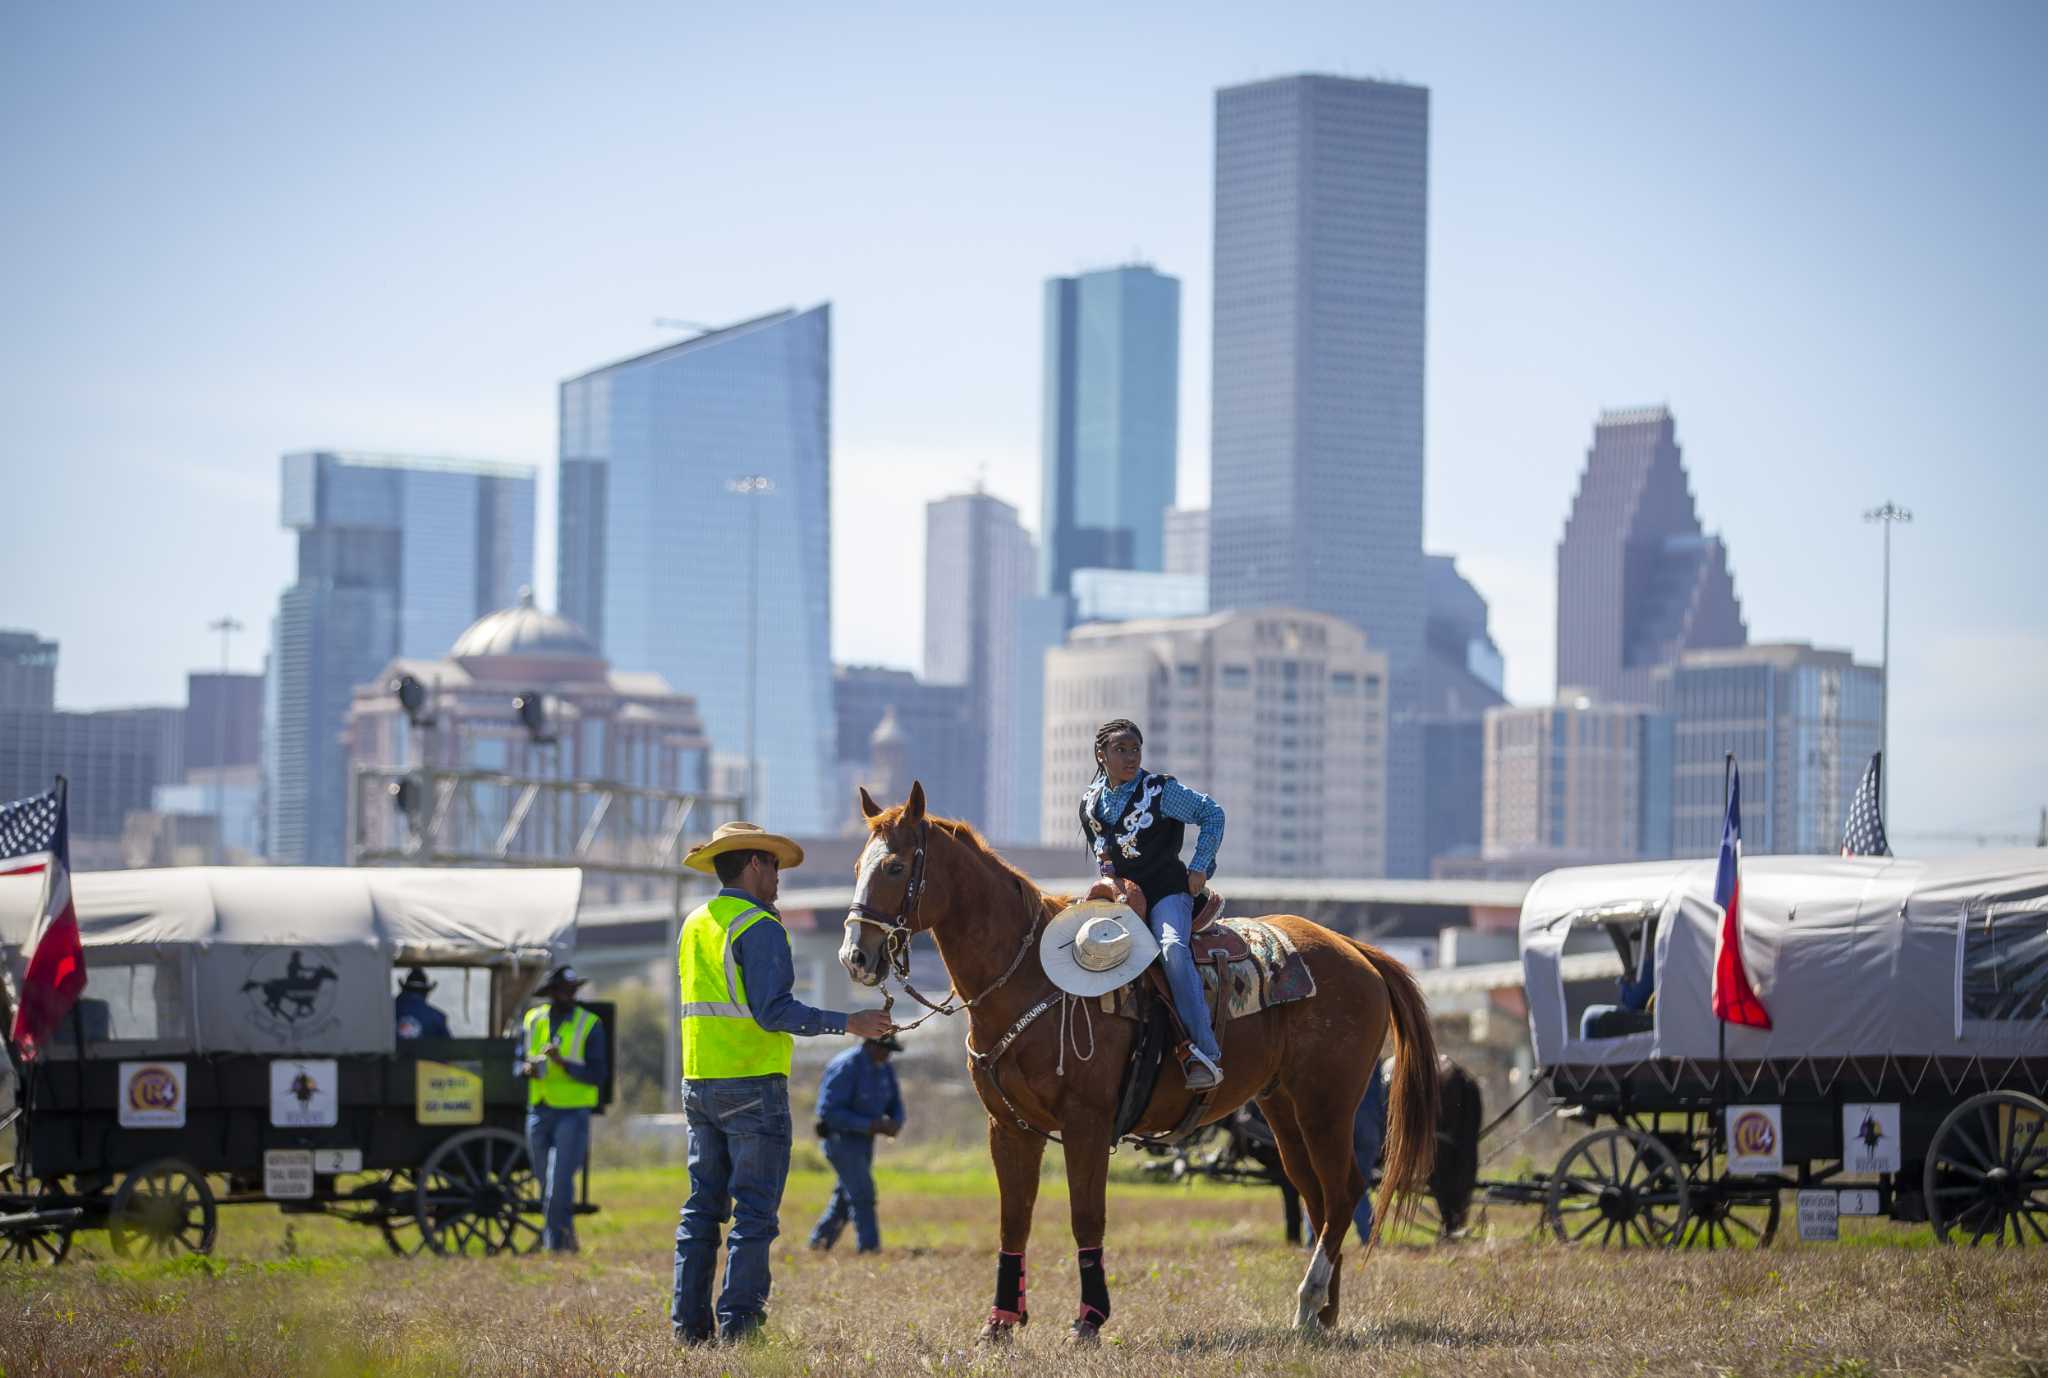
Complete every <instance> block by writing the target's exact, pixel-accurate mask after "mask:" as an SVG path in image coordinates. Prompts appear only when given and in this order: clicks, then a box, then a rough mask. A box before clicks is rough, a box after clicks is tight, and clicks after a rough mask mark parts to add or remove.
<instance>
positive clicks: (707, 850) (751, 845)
mask: <svg viewBox="0 0 2048 1378" xmlns="http://www.w3.org/2000/svg"><path fill="white" fill-rule="evenodd" d="M726 852H766V853H768V855H770V856H772V857H774V858H775V864H776V865H778V866H780V867H781V868H782V869H783V870H785V871H787V870H789V869H790V868H791V867H793V866H801V865H803V864H804V849H803V848H801V847H799V846H797V845H796V843H794V842H792V841H790V840H789V839H788V838H786V837H784V836H783V835H782V834H781V833H771V832H769V831H768V830H767V829H765V828H763V827H762V826H761V825H760V824H759V823H721V824H719V825H718V831H717V832H715V833H713V834H711V840H710V841H709V842H706V843H704V844H703V845H702V846H699V847H693V848H691V850H690V854H689V855H688V856H686V857H684V858H683V865H685V866H687V867H689V868H690V869H691V870H693V871H707V872H708V871H712V870H714V869H716V868H714V867H713V866H712V864H711V858H713V857H715V856H720V855H722V854H724V853H726Z"/></svg>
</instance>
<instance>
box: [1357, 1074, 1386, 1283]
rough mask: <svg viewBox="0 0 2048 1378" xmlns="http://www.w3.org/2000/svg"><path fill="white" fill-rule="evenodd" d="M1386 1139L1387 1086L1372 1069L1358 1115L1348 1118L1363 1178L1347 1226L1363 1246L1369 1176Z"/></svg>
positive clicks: (1368, 1221) (1368, 1222) (1368, 1230)
mask: <svg viewBox="0 0 2048 1378" xmlns="http://www.w3.org/2000/svg"><path fill="white" fill-rule="evenodd" d="M1386 1140H1387V1083H1386V1081H1385V1080H1384V1079H1382V1078H1381V1076H1380V1069H1379V1068H1378V1067H1374V1068H1373V1069H1372V1080H1371V1081H1369V1082H1367V1083H1366V1084H1365V1095H1364V1097H1363V1098H1361V1099H1360V1100H1359V1102H1358V1113H1357V1114H1356V1115H1354V1116H1352V1118H1351V1151H1352V1153H1354V1154H1355V1155H1357V1158H1358V1171H1359V1175H1360V1176H1362V1177H1364V1178H1365V1195H1363V1196H1361V1197H1359V1198H1358V1208H1357V1209H1356V1210H1354V1211H1352V1212H1351V1223H1352V1224H1353V1225H1356V1226H1357V1227H1358V1242H1359V1243H1361V1244H1363V1243H1364V1242H1365V1241H1366V1240H1368V1239H1371V1238H1372V1175H1373V1173H1374V1172H1376V1171H1377V1170H1378V1169H1379V1165H1380V1151H1381V1148H1382V1147H1383V1146H1384V1145H1385V1143H1386Z"/></svg>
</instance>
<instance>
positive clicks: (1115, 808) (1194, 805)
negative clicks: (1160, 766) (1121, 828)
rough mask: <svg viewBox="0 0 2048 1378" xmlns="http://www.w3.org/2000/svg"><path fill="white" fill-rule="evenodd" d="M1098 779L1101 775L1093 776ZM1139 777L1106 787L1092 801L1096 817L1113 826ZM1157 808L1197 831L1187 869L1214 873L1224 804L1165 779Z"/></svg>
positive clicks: (1108, 827) (1106, 824)
mask: <svg viewBox="0 0 2048 1378" xmlns="http://www.w3.org/2000/svg"><path fill="white" fill-rule="evenodd" d="M1095 778H1096V779H1098V780H1100V779H1101V778H1102V777H1101V776H1100V775H1098V776H1096V777H1095ZM1142 778H1143V777H1142V776H1132V777H1131V778H1130V779H1129V780H1126V781H1125V782H1124V783H1123V784H1121V785H1109V786H1107V787H1105V788H1104V789H1103V791H1102V793H1101V794H1100V795H1098V796H1097V797H1096V800H1095V816H1096V817H1097V818H1099V819H1101V820H1102V826H1103V827H1104V828H1107V829H1112V830H1113V829H1114V827H1115V825H1116V824H1117V823H1118V822H1119V821H1121V820H1122V818H1123V816H1124V808H1125V806H1127V805H1128V804H1129V803H1130V802H1131V790H1132V789H1134V788H1135V787H1136V786H1137V783H1138V781H1139V780H1140V779H1142ZM1159 811H1160V812H1161V813H1163V814H1165V815H1166V816H1167V817H1168V818H1171V819H1173V820H1174V821H1175V822H1177V823H1189V824H1192V825H1194V827H1196V828H1197V829H1199V830H1200V832H1201V835H1200V836H1199V837H1198V838H1197V839H1196V840H1195V855H1194V857H1193V859H1192V860H1190V861H1189V862H1188V869H1189V870H1190V871H1200V872H1201V873H1202V874H1203V875H1205V876H1213V875H1215V874H1216V853H1217V851H1218V849H1220V848H1221V847H1222V846H1223V806H1222V805H1221V804H1219V803H1217V802H1216V801H1215V800H1214V799H1211V798H1210V797H1209V796H1208V795H1206V794H1204V793H1202V792H1201V791H1200V790H1192V789H1189V788H1188V787H1187V786H1186V785H1183V784H1182V783H1181V782H1180V781H1178V780H1168V781H1167V782H1166V784H1165V787H1164V788H1162V789H1161V790H1160V791H1159Z"/></svg>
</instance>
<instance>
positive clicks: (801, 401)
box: [558, 306, 843, 834]
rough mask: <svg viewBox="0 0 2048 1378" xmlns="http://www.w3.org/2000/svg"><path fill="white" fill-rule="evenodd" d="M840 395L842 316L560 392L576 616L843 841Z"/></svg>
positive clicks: (777, 320) (628, 369)
mask: <svg viewBox="0 0 2048 1378" xmlns="http://www.w3.org/2000/svg"><path fill="white" fill-rule="evenodd" d="M831 392H832V365H831V307H830V306H817V307H813V308H812V309H810V310H808V311H777V312H775V313H773V314H771V315H766V316H762V317H759V318H757V319H755V320H750V321H746V322H743V323H742V324H739V325H735V326H731V327H729V328H727V329H724V330H714V331H711V332H709V333H707V334H703V335H699V336H696V337H695V338H694V339H688V340H684V341H682V342H681V343H679V344H673V345H669V346H667V347H666V348H663V349H657V350H654V351H652V352H651V353H647V354H641V355H637V356H635V357H634V358H630V359H625V360H622V361H620V362H619V363H615V364H610V365H607V366H605V367H603V368H599V369H594V370H592V371H591V372H589V373H586V374H583V375H581V376H580V377H576V378H571V379H570V380H568V381H567V382H565V383H563V384H562V392H561V408H562V415H561V510H560V514H559V531H560V542H559V561H560V565H559V569H560V579H559V585H558V588H559V599H558V601H559V603H560V605H561V611H562V615H563V616H565V617H568V618H569V619H571V620H572V621H574V622H576V623H577V624H578V625H579V626H581V627H582V628H583V629H584V630H585V631H586V632H588V633H589V634H590V635H591V636H592V637H594V638H596V640H597V642H598V644H599V645H600V646H601V647H602V648H603V650H604V653H605V655H606V656H607V657H608V658H609V659H610V660H611V661H612V662H613V663H614V664H617V665H630V666H633V667H634V668H635V669H645V670H651V671H653V672H655V673H656V674H659V675H660V676H661V677H662V678H663V679H665V680H667V681H668V682H669V683H670V684H671V685H673V686H674V687H675V689H676V691H677V692H679V693H683V694H688V695H690V696H692V697H694V698H695V699H696V701H697V704H698V707H699V709H700V711H701V712H702V714H703V718H704V726H705V730H706V731H707V732H709V733H710V736H711V740H712V742H713V743H714V744H715V746H716V748H717V750H718V752H719V753H720V755H721V756H723V757H725V758H728V759H745V756H746V754H747V751H748V743H749V740H750V739H751V741H752V742H753V753H752V754H753V757H754V769H755V773H756V775H757V777H758V778H757V779H756V780H755V781H754V783H753V785H752V786H751V788H750V790H749V793H750V794H751V795H752V796H753V800H752V802H751V803H750V805H749V807H750V808H751V809H752V810H753V812H754V814H755V818H756V821H757V822H760V823H762V824H764V825H766V826H768V827H772V828H776V829H778V830H780V831H783V832H790V833H812V834H815V833H823V832H829V831H831V830H832V828H833V825H834V824H835V823H836V822H837V820H838V818H839V816H840V814H841V813H842V812H843V810H841V809H840V808H839V807H837V805H836V802H835V801H834V800H833V798H832V796H833V794H834V793H835V791H834V789H833V787H832V781H833V778H834V774H835V772H834V756H835V751H834V746H835V741H834V738H835V735H836V733H835V724H834V721H833V714H832V656H831V638H832V592H831V584H830V574H831V568H832V524H831V510H832V507H831V498H832V493H831V484H832V456H831V450H832V446H831ZM763 479H765V480H766V483H759V482H755V481H754V480H763ZM750 616H751V618H752V622H751V630H752V637H751V640H752V644H753V662H754V670H753V673H752V674H751V675H750V674H749V671H748V661H749V650H748V646H749V641H750V636H749V630H750V622H749V619H750ZM750 696H751V701H750ZM750 721H751V724H752V730H751V732H750V731H749V724H750Z"/></svg>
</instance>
